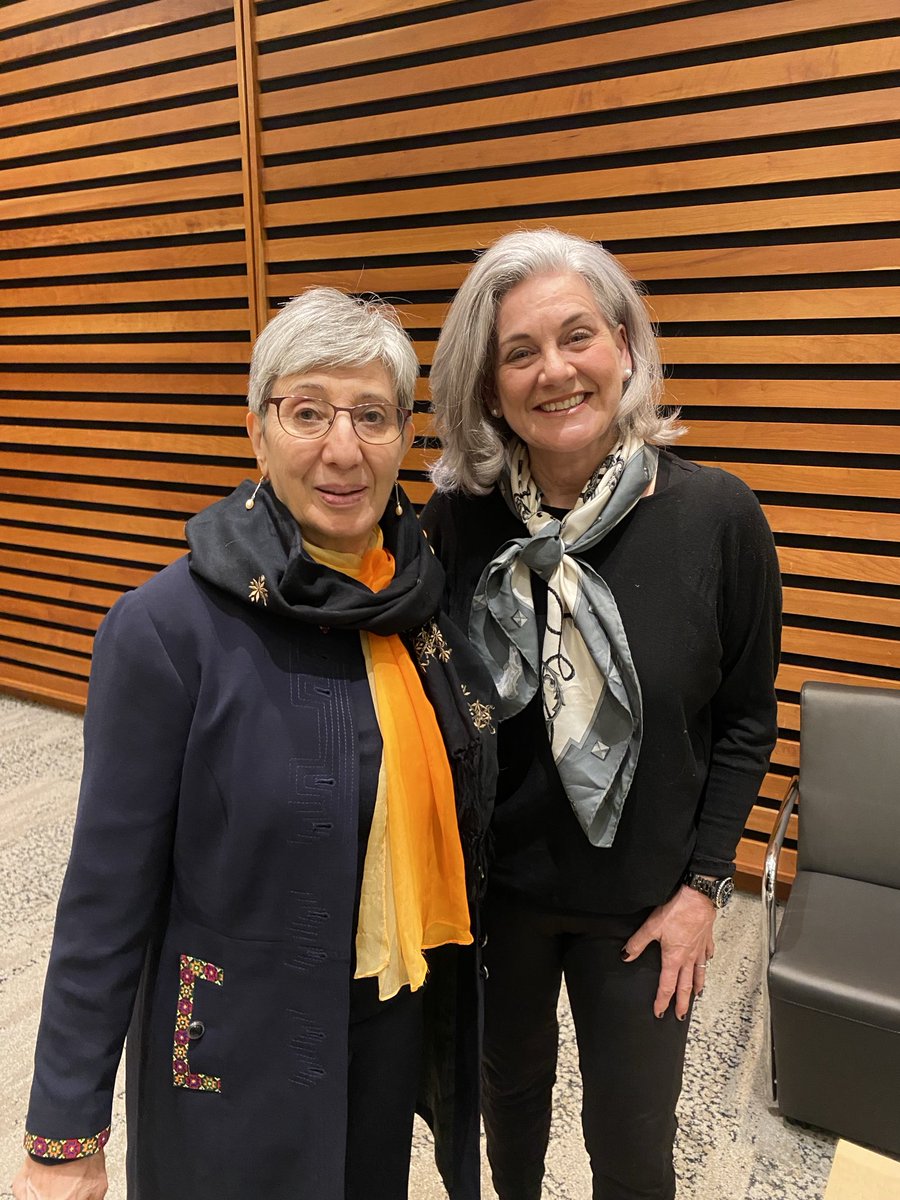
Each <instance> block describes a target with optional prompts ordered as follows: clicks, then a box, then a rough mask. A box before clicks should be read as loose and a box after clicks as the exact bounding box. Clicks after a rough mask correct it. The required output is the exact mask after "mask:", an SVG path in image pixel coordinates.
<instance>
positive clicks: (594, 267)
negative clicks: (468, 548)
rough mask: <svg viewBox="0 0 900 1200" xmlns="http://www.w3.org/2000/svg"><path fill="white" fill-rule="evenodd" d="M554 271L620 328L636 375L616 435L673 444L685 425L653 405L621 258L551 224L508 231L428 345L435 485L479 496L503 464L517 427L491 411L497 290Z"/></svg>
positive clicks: (655, 370) (651, 361)
mask: <svg viewBox="0 0 900 1200" xmlns="http://www.w3.org/2000/svg"><path fill="white" fill-rule="evenodd" d="M557 272H573V273H574V274H577V275H580V276H581V277H582V278H583V279H584V281H585V283H586V284H587V285H588V287H589V288H590V289H591V291H592V293H593V294H594V296H595V298H596V300H597V305H598V308H599V310H600V312H601V314H602V316H603V319H604V320H605V321H606V323H607V325H608V326H609V327H610V329H615V328H616V326H618V325H620V324H621V325H624V327H625V330H626V334H627V337H628V348H629V350H630V352H631V364H632V372H633V373H632V376H631V379H630V380H629V381H628V383H627V384H626V386H625V390H624V392H623V394H622V400H621V402H620V404H619V410H618V413H617V417H616V421H617V427H618V431H619V433H620V434H625V433H628V432H633V433H635V434H636V435H637V436H638V437H641V438H643V439H644V440H645V441H647V442H652V443H655V444H657V445H664V444H666V443H669V442H674V441H675V440H676V439H677V438H678V437H680V436H681V435H682V433H684V428H683V426H681V425H679V423H678V418H677V413H670V414H664V413H662V412H660V411H659V405H660V404H661V402H662V396H663V375H662V365H661V363H660V359H659V350H658V348H657V344H656V337H655V335H654V332H653V326H652V325H651V323H650V318H649V316H648V315H647V310H646V308H645V307H644V303H643V300H642V299H641V291H640V286H639V285H638V284H637V283H636V282H635V280H633V279H632V278H631V276H630V275H629V274H628V272H627V271H626V270H625V268H624V267H623V266H622V264H621V263H620V262H619V261H618V259H616V258H614V257H613V255H612V254H610V253H609V251H607V250H604V249H603V247H602V246H601V245H599V244H598V243H596V242H588V241H586V240H585V239H584V238H580V237H575V236H573V235H572V234H567V233H561V232H560V230H558V229H537V230H533V231H529V232H526V231H522V232H517V233H508V234H506V235H505V236H504V237H501V238H500V239H499V240H498V241H496V242H494V244H493V245H492V246H490V247H489V248H488V249H487V250H486V251H485V252H484V253H483V254H482V255H481V257H480V258H479V260H478V262H477V263H476V264H475V266H474V267H473V268H472V270H471V271H470V272H469V274H468V276H467V277H466V279H465V281H464V283H463V285H462V287H461V288H460V289H459V291H458V292H457V293H456V298H455V299H454V301H453V303H452V304H451V306H450V312H449V313H448V315H447V319H446V321H445V322H444V327H443V329H442V330H441V336H440V338H439V340H438V344H437V349H436V350H435V354H434V361H433V363H432V367H431V394H432V398H433V402H434V426H435V431H436V433H437V434H438V436H439V437H440V439H441V443H442V449H443V453H442V454H441V457H440V458H439V459H438V461H437V462H436V463H435V464H434V466H433V467H432V468H431V477H432V480H433V481H434V484H435V487H437V489H438V490H439V491H442V492H451V491H463V492H469V493H471V494H473V495H483V494H484V493H485V492H487V491H490V489H491V487H492V486H493V485H494V483H495V482H496V481H497V479H498V477H499V476H500V474H501V472H502V471H503V468H504V466H505V464H506V461H507V452H508V448H509V445H510V443H511V441H512V439H513V436H514V435H513V434H512V432H511V430H510V429H509V428H508V427H507V425H506V423H505V422H504V421H503V420H502V418H496V417H492V416H491V415H490V411H489V410H490V406H491V402H492V401H493V400H494V366H495V356H496V324H497V313H498V310H499V307H500V302H501V300H502V299H503V297H504V296H505V295H506V293H507V292H509V291H510V290H511V289H512V288H514V287H515V286H516V285H517V284H519V283H523V282H524V281H525V280H526V279H531V278H532V277H533V276H537V275H551V274H556V273H557Z"/></svg>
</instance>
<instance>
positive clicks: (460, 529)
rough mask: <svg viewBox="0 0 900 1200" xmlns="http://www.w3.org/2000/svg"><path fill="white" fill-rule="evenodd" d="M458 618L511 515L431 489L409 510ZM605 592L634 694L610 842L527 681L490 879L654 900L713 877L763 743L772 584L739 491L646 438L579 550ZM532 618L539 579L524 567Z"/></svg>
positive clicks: (547, 897) (624, 907)
mask: <svg viewBox="0 0 900 1200" xmlns="http://www.w3.org/2000/svg"><path fill="white" fill-rule="evenodd" d="M423 523H424V525H425V528H426V530H427V531H428V535H429V537H430V539H431V542H432V545H433V546H434V549H435V551H436V552H437V554H438V556H439V557H440V558H441V560H442V561H443V564H444V567H445V568H446V570H447V579H448V589H449V595H448V604H449V609H450V614H451V616H452V617H453V619H454V620H455V621H456V622H457V623H458V624H460V625H461V626H462V627H463V628H466V627H467V626H468V614H469V609H470V606H471V601H472V595H473V593H474V591H475V587H476V585H477V583H478V580H479V578H480V576H481V573H482V571H483V570H484V567H485V566H486V565H487V563H488V562H489V561H490V560H491V559H492V558H493V557H494V555H495V554H496V552H497V550H498V549H499V548H500V547H501V546H502V545H503V544H504V543H505V542H507V541H509V540H510V539H511V538H516V537H522V536H523V535H525V529H524V526H523V525H522V524H521V522H520V521H519V520H518V518H516V517H515V516H514V515H513V514H512V512H510V510H509V509H508V508H507V506H506V503H505V501H504V500H503V498H502V496H501V495H500V494H499V492H497V491H496V490H495V491H493V492H492V493H491V494H489V495H487V496H476V497H472V496H463V495H460V494H450V495H436V496H434V497H433V498H432V500H431V501H430V502H429V504H428V506H427V507H426V509H425V512H424V514H423ZM581 557H582V558H583V560H584V561H585V562H588V563H590V564H591V565H592V566H593V567H594V568H595V570H597V571H598V572H599V574H600V575H602V577H603V578H604V579H605V581H606V583H607V584H608V586H609V587H610V589H611V590H612V593H613V595H614V596H615V598H616V603H617V604H618V606H619V611H620V613H621V616H622V621H623V624H624V627H625V632H626V634H627V636H628V641H629V645H630V647H631V652H632V655H633V657H634V662H635V666H636V667H637V673H638V678H639V679H640V682H641V690H642V694H643V703H644V739H643V744H642V747H641V754H640V760H639V762H638V767H637V771H636V772H635V776H634V781H633V783H632V786H631V791H630V793H629V795H628V798H627V800H626V802H625V809H624V812H623V814H622V819H621V822H620V825H619V829H618V832H617V833H616V838H615V841H614V843H613V845H612V846H611V847H609V848H608V849H598V848H596V847H593V846H591V844H590V843H589V842H588V840H587V837H586V836H585V834H584V832H583V831H582V829H581V826H580V825H579V824H578V821H577V820H576V818H575V815H574V813H573V812H572V810H571V807H570V806H569V802H568V799H567V797H566V794H565V792H564V790H563V787H562V783H561V781H560V778H559V775H558V773H557V771H556V766H555V764H554V762H553V758H552V755H551V753H550V745H549V740H548V738H547V733H546V728H545V725H544V718H543V712H542V708H541V698H540V693H538V694H537V695H536V696H535V697H534V698H533V700H532V701H531V703H530V704H529V705H528V706H527V707H526V708H525V709H524V710H523V711H522V712H521V713H519V714H518V715H517V716H515V717H513V718H512V719H511V720H509V721H506V722H504V723H503V725H501V727H500V731H499V733H500V736H499V744H498V750H499V754H500V782H499V786H498V794H497V805H496V810H495V818H494V839H495V858H494V864H493V867H492V876H491V878H492V886H493V887H496V888H498V889H501V890H504V891H511V892H515V893H517V894H519V895H521V896H524V897H528V898H529V899H530V900H532V901H533V902H535V903H537V904H540V905H542V906H545V907H549V908H552V909H555V910H560V911H568V912H588V913H603V912H609V913H620V912H634V911H637V910H638V909H642V908H645V907H649V906H652V905H656V904H660V903H662V902H663V901H665V900H666V899H667V898H668V897H669V896H670V895H671V894H672V892H673V891H674V889H675V888H676V887H677V886H678V883H679V881H680V880H681V878H682V876H683V874H684V872H685V870H686V869H687V868H688V867H690V868H691V869H692V870H696V871H699V872H702V873H704V874H709V875H725V874H728V873H729V872H730V871H731V869H732V867H733V860H734V852H735V848H736V846H737V843H738V841H739V839H740V836H741V832H742V830H743V828H744V824H745V822H746V819H747V815H748V813H749V811H750V809H751V807H752V805H753V803H754V801H755V799H756V796H757V793H758V789H759V784H760V782H761V780H762V777H763V775H764V773H765V770H766V765H767V762H768V757H769V754H770V753H771V750H772V747H773V745H774V743H775V738H776V733H777V724H776V703H775V688H774V676H775V668H776V665H777V659H778V649H779V638H780V614H781V605H780V600H781V595H780V583H779V573H778V562H777V559H776V556H775V548H774V545H773V542H772V535H771V533H770V532H769V528H768V525H767V524H766V521H765V518H764V516H763V514H762V512H761V510H760V507H759V504H758V503H757V501H756V498H755V496H754V495H753V493H752V492H751V491H750V490H749V488H747V487H746V486H745V485H744V484H743V483H741V482H740V480H738V479H736V478H734V476H732V475H728V474H727V473H726V472H724V471H720V470H718V469H714V468H701V467H698V466H696V465H695V464H694V463H689V462H686V461H684V460H682V459H679V458H677V457H675V456H674V455H672V454H670V453H668V452H665V451H663V452H661V453H660V459H659V472H658V476H657V482H656V490H655V492H654V494H653V495H652V496H649V497H646V498H645V499H643V500H640V501H639V502H638V504H637V505H636V507H635V508H634V509H633V510H632V512H631V513H629V515H628V516H627V517H626V518H625V519H624V520H623V521H622V522H621V523H620V524H619V526H618V527H617V528H616V529H615V530H613V532H612V533H611V534H609V535H608V536H607V537H606V538H605V539H604V540H603V541H601V542H600V543H599V544H598V545H596V546H594V547H592V548H591V549H590V550H588V551H586V552H585V553H584V555H582V556H581ZM532 585H533V592H534V601H535V607H536V611H537V613H538V619H539V620H541V617H542V610H543V611H544V612H545V611H546V586H545V585H544V584H543V583H542V582H541V580H540V579H539V578H538V577H537V576H534V575H532Z"/></svg>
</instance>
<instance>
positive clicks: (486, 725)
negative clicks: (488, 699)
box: [460, 683, 497, 733]
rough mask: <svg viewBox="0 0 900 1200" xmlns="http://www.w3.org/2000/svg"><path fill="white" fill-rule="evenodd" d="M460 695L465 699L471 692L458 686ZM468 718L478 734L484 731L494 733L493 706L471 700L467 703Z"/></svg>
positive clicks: (481, 701) (463, 685) (464, 686)
mask: <svg viewBox="0 0 900 1200" xmlns="http://www.w3.org/2000/svg"><path fill="white" fill-rule="evenodd" d="M460 686H461V687H462V693H463V695H464V696H465V697H466V699H468V698H469V696H471V694H472V693H471V692H470V691H469V689H468V688H467V687H466V685H465V684H464V683H463V684H460ZM469 716H470V717H471V718H472V724H473V725H474V726H475V728H476V729H477V730H478V731H479V732H480V731H481V730H482V729H486V730H487V731H488V733H496V732H497V731H496V729H495V728H494V706H493V704H485V703H484V701H483V700H472V701H470V702H469Z"/></svg>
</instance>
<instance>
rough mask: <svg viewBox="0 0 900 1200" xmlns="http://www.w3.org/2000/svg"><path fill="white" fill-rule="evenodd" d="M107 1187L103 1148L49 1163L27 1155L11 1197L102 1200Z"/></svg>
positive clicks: (45, 1199) (18, 1198)
mask: <svg viewBox="0 0 900 1200" xmlns="http://www.w3.org/2000/svg"><path fill="white" fill-rule="evenodd" d="M106 1190H107V1180H106V1164H105V1163H104V1161H103V1151H102V1150H99V1151H98V1152H97V1153H96V1154H92V1155H91V1156H90V1157H89V1158H82V1159H77V1160H76V1161H75V1162H69V1163H60V1164H59V1165H54V1166H52V1167H51V1166H44V1165H43V1164H42V1163H39V1162H35V1161H34V1159H31V1158H26V1159H25V1162H24V1163H23V1165H22V1169H21V1170H20V1171H19V1173H18V1175H17V1176H16V1177H15V1179H14V1180H13V1181H12V1194H13V1197H14V1200H103V1197H104V1196H105V1195H106Z"/></svg>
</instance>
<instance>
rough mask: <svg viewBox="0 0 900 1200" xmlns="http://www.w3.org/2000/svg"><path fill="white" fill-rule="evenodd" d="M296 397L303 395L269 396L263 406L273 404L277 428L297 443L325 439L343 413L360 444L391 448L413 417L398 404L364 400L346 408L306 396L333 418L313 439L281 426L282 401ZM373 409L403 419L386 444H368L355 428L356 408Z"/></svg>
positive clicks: (318, 397) (409, 409)
mask: <svg viewBox="0 0 900 1200" xmlns="http://www.w3.org/2000/svg"><path fill="white" fill-rule="evenodd" d="M297 396H299V397H303V396H304V394H303V392H289V393H288V395H287V396H269V397H267V399H266V402H265V406H266V408H268V407H269V405H270V404H273V405H274V406H275V414H276V416H277V417H278V424H279V426H280V427H281V429H282V430H283V431H284V433H286V434H287V436H288V437H292V438H296V439H297V441H298V442H318V441H319V440H320V439H321V438H323V437H327V436H328V435H329V433H331V431H332V429H333V428H334V423H335V421H336V420H337V416H338V413H342V412H345V413H349V415H350V424H351V426H352V428H353V432H354V433H355V434H356V436H357V438H358V439H359V440H360V441H361V442H364V443H365V445H367V446H393V444H394V442H396V441H399V440H400V438H401V437H402V436H403V430H404V428H405V427H406V422H407V421H409V420H411V419H412V415H413V414H412V409H411V408H403V407H402V406H401V405H399V404H384V403H382V401H381V400H366V401H364V402H363V403H362V404H351V405H349V406H348V405H345V404H344V405H341V404H332V403H331V401H330V400H324V399H322V398H321V397H320V396H307V397H305V399H308V400H315V401H317V402H318V403H321V404H327V405H329V407H330V408H331V410H332V413H333V416H332V418H331V420H330V421H329V422H328V426H327V428H326V429H323V430H322V432H321V433H317V434H316V435H315V437H303V436H302V435H301V434H299V433H291V431H290V430H289V429H285V428H284V425H283V424H282V421H281V403H282V401H283V400H291V399H292V398H294V397H297ZM373 407H381V408H392V409H394V411H395V412H398V413H400V415H401V416H402V417H403V420H402V421H401V422H400V424H399V425H398V427H397V435H396V437H392V438H390V439H389V440H388V441H386V442H370V441H369V440H368V438H364V437H362V435H361V434H360V432H359V430H358V429H357V427H356V422H355V421H354V419H353V414H354V413H355V412H356V410H357V409H358V408H373Z"/></svg>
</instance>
